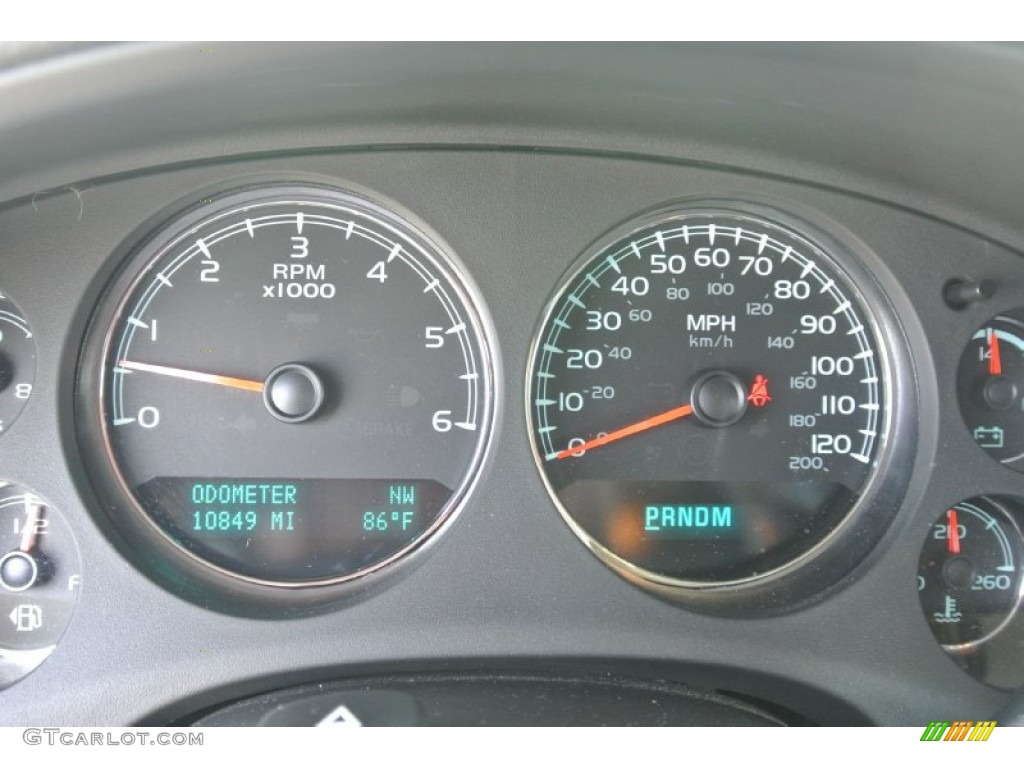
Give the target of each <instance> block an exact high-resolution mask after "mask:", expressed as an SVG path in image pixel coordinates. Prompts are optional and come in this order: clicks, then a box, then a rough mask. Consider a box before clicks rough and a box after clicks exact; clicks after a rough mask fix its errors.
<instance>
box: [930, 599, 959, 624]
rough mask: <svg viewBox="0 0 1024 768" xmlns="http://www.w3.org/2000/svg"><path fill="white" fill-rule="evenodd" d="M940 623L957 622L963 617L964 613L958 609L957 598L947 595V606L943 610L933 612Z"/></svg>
mask: <svg viewBox="0 0 1024 768" xmlns="http://www.w3.org/2000/svg"><path fill="white" fill-rule="evenodd" d="M932 615H933V616H934V617H935V620H936V621H937V622H939V623H940V624H956V623H959V621H960V619H962V618H963V614H962V613H961V612H960V611H958V610H957V609H956V600H955V599H954V598H952V597H950V596H949V595H946V606H945V608H944V610H942V611H936V612H935V613H934V614H932Z"/></svg>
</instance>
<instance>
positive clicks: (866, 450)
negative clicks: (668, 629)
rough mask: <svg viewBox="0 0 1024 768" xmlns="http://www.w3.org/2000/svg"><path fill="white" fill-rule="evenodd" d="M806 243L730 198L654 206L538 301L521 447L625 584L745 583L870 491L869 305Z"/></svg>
mask: <svg viewBox="0 0 1024 768" xmlns="http://www.w3.org/2000/svg"><path fill="white" fill-rule="evenodd" d="M819 242H820V240H817V239H816V240H812V239H811V238H809V237H808V236H806V235H805V234H803V233H802V232H801V231H798V230H797V229H796V228H795V227H792V226H789V225H787V224H783V223H780V221H779V219H778V218H776V217H775V216H772V217H771V218H769V217H768V216H767V215H763V214H762V213H761V212H759V211H757V212H752V211H751V210H750V209H749V208H745V207H742V206H738V207H728V208H725V207H721V208H719V207H716V206H686V207H681V208H677V209H672V210H668V211H662V212H659V213H657V214H655V215H653V216H650V217H648V218H646V219H644V220H642V221H639V222H634V223H631V224H629V225H627V226H626V227H623V228H621V229H619V230H617V231H616V232H613V233H612V234H611V235H609V236H607V237H605V238H602V240H601V241H600V242H599V243H598V244H597V245H596V246H595V247H594V248H592V249H591V250H590V251H589V252H588V253H587V254H586V255H585V256H584V258H583V259H582V261H581V262H580V263H579V264H578V265H577V266H576V267H574V268H573V269H572V270H571V272H570V274H569V275H568V277H567V279H566V280H565V282H564V285H563V286H562V287H561V288H559V289H558V291H557V293H556V295H555V297H554V299H553V300H552V302H551V303H550V305H549V307H548V310H547V312H546V315H545V317H544V320H543V323H542V326H541V328H540V331H539V333H538V335H537V338H536V341H535V345H534V351H533V360H532V369H531V374H530V380H529V395H528V398H529V399H528V404H527V410H528V415H529V420H530V425H531V431H532V434H533V445H534V452H535V456H536V460H537V463H538V466H539V468H540V470H541V473H542V475H543V478H544V480H545V482H546V484H547V486H548V489H549V491H550V493H551V496H552V498H553V499H554V501H555V503H556V504H557V506H558V508H559V509H560V510H561V512H562V514H563V516H564V517H565V519H566V521H567V522H568V523H569V525H570V527H571V528H572V529H573V530H574V531H575V532H576V533H577V534H578V535H579V536H580V537H581V538H582V539H583V540H584V541H585V542H586V543H587V544H588V546H590V547H591V549H593V550H594V551H595V552H596V553H597V554H598V555H599V556H601V557H602V558H603V559H604V560H605V561H606V562H608V563H609V564H611V565H613V566H614V567H616V568H617V569H618V570H620V571H621V572H622V573H624V574H625V575H627V576H628V577H630V578H633V579H634V580H637V581H641V582H643V583H645V584H648V585H657V586H663V587H670V588H679V589H683V590H686V589H695V590H699V589H701V588H707V587H734V586H737V585H741V584H745V583H749V582H752V581H756V580H759V579H764V578H765V577H766V576H770V575H775V574H778V573H779V572H781V571H783V570H785V569H786V568H787V567H789V566H791V565H793V564H794V563H796V562H798V561H801V560H803V559H805V558H808V557H809V556H810V555H811V554H812V553H816V552H817V551H818V550H820V549H821V548H822V545H823V544H824V543H825V542H826V541H828V540H830V538H833V537H834V536H835V535H836V534H837V532H838V531H839V530H840V529H842V528H844V527H848V526H847V525H846V523H847V521H848V520H849V519H850V518H851V516H852V515H853V513H854V511H855V510H857V509H858V508H860V507H862V506H863V505H864V504H865V498H866V497H867V496H868V495H870V493H871V492H872V491H873V490H874V483H875V479H876V476H877V473H878V466H879V461H880V458H881V457H882V455H883V453H884V448H885V445H886V440H887V438H888V436H889V433H890V428H891V410H890V409H891V403H892V395H891V391H892V386H891V381H890V362H889V360H890V357H889V351H888V349H887V347H886V344H885V343H884V341H883V336H882V334H881V333H880V331H879V328H880V320H879V316H878V313H879V312H880V311H881V309H882V304H883V302H882V301H881V300H879V301H878V302H876V308H872V307H869V304H868V300H867V298H866V296H865V293H864V292H862V289H861V288H860V287H859V286H858V285H857V284H856V283H855V282H854V281H853V279H851V277H850V275H849V274H848V272H847V267H846V266H845V265H841V263H840V261H839V258H840V253H839V247H838V246H836V245H834V244H833V245H832V246H831V247H830V249H829V251H826V250H825V248H824V247H822V246H821V245H819ZM842 256H843V257H845V256H847V254H845V253H844V254H842ZM850 261H851V262H852V260H850ZM863 282H864V283H868V282H870V281H868V280H867V279H865V280H864V281H863ZM882 527H884V526H882ZM876 528H877V526H876ZM862 533H863V532H862ZM877 535H878V534H877V531H876V532H875V533H874V534H871V535H868V536H866V537H863V536H862V537H861V538H867V539H870V540H872V541H874V540H877V539H876V537H877ZM853 548H854V549H858V550H859V551H860V552H863V551H864V549H863V542H861V543H860V544H855V545H854V546H853ZM819 587H820V584H819Z"/></svg>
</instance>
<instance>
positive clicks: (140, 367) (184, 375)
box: [117, 360, 263, 392]
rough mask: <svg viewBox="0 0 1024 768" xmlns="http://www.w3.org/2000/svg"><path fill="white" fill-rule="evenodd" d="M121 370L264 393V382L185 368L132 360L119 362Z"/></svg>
mask: <svg viewBox="0 0 1024 768" xmlns="http://www.w3.org/2000/svg"><path fill="white" fill-rule="evenodd" d="M117 365H118V367H119V368H127V369H128V370H129V371H145V372H146V373H158V374H160V375H161V376H174V377H175V378H178V379H188V380H189V381H201V382H203V383H204V384H219V385H220V386H222V387H234V388H235V389H244V390H245V391H247V392H262V391H263V382H262V381H252V380H250V379H236V378H233V377H231V376H218V375H217V374H215V373H201V372H200V371H187V370H185V369H184V368H168V367H167V366H166V365H150V364H149V363H136V362H133V361H131V360H121V361H119V362H118V364H117Z"/></svg>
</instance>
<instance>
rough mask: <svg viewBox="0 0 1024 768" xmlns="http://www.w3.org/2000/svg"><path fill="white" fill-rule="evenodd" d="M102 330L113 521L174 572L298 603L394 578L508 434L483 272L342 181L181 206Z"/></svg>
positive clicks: (83, 401)
mask: <svg viewBox="0 0 1024 768" xmlns="http://www.w3.org/2000/svg"><path fill="white" fill-rule="evenodd" d="M94 327H95V328H96V329H97V330H96V332H95V334H94V335H93V336H92V337H91V338H90V339H89V343H88V345H87V347H86V356H85V358H84V359H83V365H82V367H81V378H80V384H81V388H80V391H81V397H80V399H79V403H78V405H79V412H78V413H79V424H80V434H81V436H82V439H83V441H84V442H85V443H87V444H88V445H89V447H90V449H91V450H89V451H86V455H87V456H99V457H102V458H101V459H100V460H99V463H98V466H97V467H96V468H95V469H96V470H97V471H96V476H97V477H98V478H99V481H98V488H97V490H98V491H99V493H100V494H101V496H102V497H103V498H104V500H105V501H107V503H108V504H109V505H110V506H111V507H112V508H113V509H114V510H115V513H114V514H115V522H116V523H117V524H118V526H119V527H120V528H121V529H122V530H123V531H125V533H126V534H127V536H128V538H130V539H131V540H132V541H133V542H134V543H136V544H138V545H139V546H140V547H141V548H142V550H143V551H144V552H146V553H149V554H151V555H155V557H152V558H151V559H152V560H154V561H156V562H161V561H167V560H170V561H172V562H171V563H170V564H164V565H160V566H158V568H157V570H158V571H159V572H161V573H165V572H171V573H172V574H176V575H175V576H172V577H171V578H172V579H177V580H188V579H198V580H200V581H203V580H205V581H209V580H213V581H215V582H216V583H217V584H218V585H220V586H224V587H225V588H226V589H228V590H229V591H230V590H236V591H237V590H243V591H244V590H246V589H248V590H249V591H248V592H245V594H250V593H251V592H252V588H261V589H263V590H264V592H263V594H266V591H265V590H268V589H269V590H274V589H276V590H278V594H280V590H282V589H284V590H289V591H290V592H291V593H292V598H290V599H292V600H298V599H299V597H298V592H297V588H308V587H328V586H330V585H342V584H346V583H349V582H353V581H354V580H356V579H359V578H361V577H364V576H368V575H369V574H371V573H375V572H378V571H380V570H382V569H384V568H385V567H387V566H390V565H392V564H395V563H397V562H398V561H399V560H403V559H405V557H406V556H407V555H409V554H410V553H411V552H412V551H413V550H415V549H418V548H419V547H421V546H422V545H423V544H425V543H426V542H427V541H429V540H431V539H432V538H433V537H434V536H435V535H436V534H437V533H438V532H439V531H440V530H441V529H442V528H443V527H444V526H445V524H446V523H447V522H448V521H450V520H451V519H452V518H453V517H454V515H455V513H456V512H457V511H458V509H459V508H460V507H461V505H462V503H463V501H464V500H465V498H466V495H467V493H468V492H469V490H470V488H471V487H472V486H473V484H474V482H475V479H476V477H477V473H478V471H479V469H480V465H481V462H482V460H483V457H484V454H485V451H486V448H487V445H488V442H489V439H490V432H491V424H492V418H493V416H492V411H493V402H494V399H493V388H494V380H495V376H494V368H493V362H492V355H491V352H490V345H489V341H488V333H487V330H486V327H487V324H486V322H485V320H484V318H483V314H482V309H481V307H480V303H479V301H478V299H477V296H476V293H475V292H474V290H473V288H472V287H471V285H470V283H469V281H468V278H467V277H466V275H465V274H464V273H463V272H462V270H461V267H460V266H459V265H458V264H457V263H456V262H455V260H454V257H453V256H451V255H450V254H449V253H447V252H446V251H445V249H444V248H443V247H442V246H440V245H439V244H438V242H437V241H436V240H435V239H433V238H431V237H429V236H427V235H426V234H425V233H424V232H423V231H422V230H420V229H419V228H417V227H414V226H413V225H412V224H411V223H410V222H409V221H407V220H406V219H404V218H403V217H400V216H398V215H397V214H395V213H393V212H391V211H390V210H388V209H385V208H384V207H382V206H380V205H378V204H376V203H373V202H371V201H369V200H367V199H364V198H363V197H360V196H357V195H354V194H350V193H347V192H343V191H340V190H334V189H327V188H320V187H309V186H302V187H288V188H258V189H252V190H248V191H243V192H238V193H233V194H228V195H226V196H224V197H222V198H218V199H216V200H215V202H213V203H210V204H206V205H204V206H201V207H200V208H198V209H196V210H194V211H192V212H190V213H188V214H186V215H184V216H182V217H181V218H179V219H177V220H176V221H174V222H172V223H171V224H170V225H169V226H168V227H167V228H165V229H163V230H162V231H160V232H158V233H157V234H156V235H155V236H153V237H152V238H151V239H150V240H149V242H148V243H147V244H146V245H144V246H143V247H142V248H141V249H139V250H138V252H137V253H136V256H135V257H134V259H133V260H132V261H131V262H130V263H129V265H128V266H127V268H126V270H125V271H124V273H123V274H122V275H121V277H120V278H119V279H118V280H117V281H116V283H115V284H114V285H113V286H112V288H111V289H110V291H109V293H108V298H107V301H106V302H105V303H104V305H103V306H102V307H101V309H100V311H99V314H98V316H97V322H96V323H95V324H94ZM93 448H98V450H92V449H93ZM309 591H310V590H308V589H307V590H304V592H306V593H307V594H308V593H309Z"/></svg>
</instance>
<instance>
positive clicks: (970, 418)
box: [957, 313, 1024, 472]
mask: <svg viewBox="0 0 1024 768" xmlns="http://www.w3.org/2000/svg"><path fill="white" fill-rule="evenodd" d="M1018 314H1019V313H1018ZM1022 316H1024V315H1022ZM957 393H958V396H959V399H960V409H961V412H962V413H963V417H964V421H965V422H966V423H967V428H968V429H969V430H970V431H971V436H972V437H973V438H974V441H975V442H976V443H977V444H978V445H979V446H980V447H981V448H983V449H984V450H985V451H986V452H987V453H988V454H989V455H990V456H992V457H993V458H995V459H997V460H999V461H1001V462H1002V463H1004V464H1006V465H1007V466H1009V467H1012V468H1013V469H1016V470H1017V471H1018V472H1024V321H1022V320H1021V319H1018V318H1017V317H1014V316H1013V315H1012V314H1011V315H1001V316H999V317H997V318H995V319H994V320H992V321H991V322H990V323H988V324H987V325H985V327H983V328H981V329H979V330H978V331H977V333H975V334H974V336H972V337H971V342H970V344H969V345H968V346H967V349H966V351H965V352H964V355H963V357H962V358H961V360H960V369H959V371H958V373H957Z"/></svg>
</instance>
